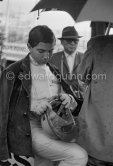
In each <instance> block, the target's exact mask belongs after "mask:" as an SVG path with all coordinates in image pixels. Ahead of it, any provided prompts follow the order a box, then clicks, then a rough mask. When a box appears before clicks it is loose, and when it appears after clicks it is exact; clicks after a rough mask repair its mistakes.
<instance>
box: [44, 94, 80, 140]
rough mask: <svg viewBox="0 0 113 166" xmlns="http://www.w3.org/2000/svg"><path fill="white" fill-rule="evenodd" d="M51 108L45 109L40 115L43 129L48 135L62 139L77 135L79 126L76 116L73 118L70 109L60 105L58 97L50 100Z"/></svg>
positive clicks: (70, 138) (72, 137) (69, 138)
mask: <svg viewBox="0 0 113 166" xmlns="http://www.w3.org/2000/svg"><path fill="white" fill-rule="evenodd" d="M50 104H51V106H52V109H49V108H48V109H47V111H46V112H45V113H44V114H43V115H42V117H41V124H42V128H43V130H44V131H45V132H46V133H47V134H49V135H50V136H52V137H54V138H56V139H61V140H63V141H67V142H69V141H71V140H73V139H75V138H76V137H77V135H78V131H79V126H78V121H77V118H76V119H75V118H74V117H73V115H72V113H71V111H70V109H67V108H65V107H64V105H62V101H61V100H60V98H59V97H55V98H53V99H52V100H51V101H50Z"/></svg>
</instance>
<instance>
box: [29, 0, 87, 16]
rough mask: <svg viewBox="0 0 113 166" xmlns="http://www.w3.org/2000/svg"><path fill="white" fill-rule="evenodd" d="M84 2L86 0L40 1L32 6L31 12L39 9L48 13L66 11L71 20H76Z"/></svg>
mask: <svg viewBox="0 0 113 166" xmlns="http://www.w3.org/2000/svg"><path fill="white" fill-rule="evenodd" d="M86 1H87V0H41V1H39V2H38V3H37V4H36V5H35V6H34V8H33V9H32V10H31V12H32V11H36V10H39V9H45V11H46V10H47V11H48V10H51V9H53V8H55V9H57V10H60V11H66V12H68V13H69V14H70V15H71V16H72V17H73V18H77V16H78V14H79V12H80V11H81V9H82V7H83V6H84V4H85V3H86ZM75 11H76V12H75Z"/></svg>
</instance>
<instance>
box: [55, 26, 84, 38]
mask: <svg viewBox="0 0 113 166" xmlns="http://www.w3.org/2000/svg"><path fill="white" fill-rule="evenodd" d="M81 37H82V36H79V34H78V32H77V31H76V29H75V28H74V26H68V27H65V28H64V29H63V31H62V37H60V38H58V39H79V38H81Z"/></svg>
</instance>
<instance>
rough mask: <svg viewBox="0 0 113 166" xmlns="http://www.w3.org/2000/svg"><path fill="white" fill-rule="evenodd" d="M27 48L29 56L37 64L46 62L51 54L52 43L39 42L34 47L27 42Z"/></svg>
mask: <svg viewBox="0 0 113 166" xmlns="http://www.w3.org/2000/svg"><path fill="white" fill-rule="evenodd" d="M28 48H29V51H30V53H31V56H32V57H33V59H34V60H35V61H36V62H37V63H38V64H46V63H47V62H48V61H49V59H50V58H51V56H52V53H53V48H54V44H50V43H43V42H40V43H39V44H38V45H37V46H35V47H31V46H29V44H28Z"/></svg>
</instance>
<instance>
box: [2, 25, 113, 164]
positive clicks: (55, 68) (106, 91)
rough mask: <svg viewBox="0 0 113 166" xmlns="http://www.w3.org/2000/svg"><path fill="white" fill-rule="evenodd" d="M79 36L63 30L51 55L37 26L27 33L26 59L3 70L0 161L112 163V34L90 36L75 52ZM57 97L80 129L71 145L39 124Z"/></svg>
mask: <svg viewBox="0 0 113 166" xmlns="http://www.w3.org/2000/svg"><path fill="white" fill-rule="evenodd" d="M81 37H82V36H80V35H79V34H78V32H77V31H76V29H75V27H73V26H68V27H65V28H64V29H63V31H62V36H61V37H60V38H59V40H60V41H61V44H62V46H63V48H64V50H63V51H61V52H57V53H55V54H53V50H54V46H55V43H56V38H55V35H54V33H53V32H52V30H51V29H50V28H49V27H47V26H45V25H38V26H36V27H34V28H32V29H31V30H30V32H29V35H28V42H27V46H28V49H29V53H28V55H26V57H25V58H24V59H22V60H20V61H17V62H15V63H13V64H12V65H9V66H8V67H7V68H5V69H4V70H3V71H2V74H1V78H0V161H2V162H3V163H4V162H5V161H7V159H8V158H10V154H11V153H14V154H15V155H18V156H27V157H29V156H30V157H34V166H50V165H53V166H54V165H58V166H112V165H113V150H112V149H113V143H112V140H113V129H112V126H113V120H112V119H113V110H112V109H113V106H112V103H113V102H112V97H113V90H112V71H113V67H112V62H113V57H112V53H113V36H112V35H111V36H97V37H94V38H92V39H91V40H90V41H89V42H88V46H87V51H86V52H85V53H84V54H83V53H81V52H79V51H78V49H77V46H78V43H79V39H80V38H81ZM78 76H79V77H78ZM100 76H101V77H100ZM56 96H57V97H59V100H60V101H61V105H62V106H63V108H64V110H66V109H68V110H69V111H70V115H71V116H72V117H73V119H74V120H77V123H78V126H79V130H77V135H74V136H73V139H72V140H70V141H65V140H63V139H59V138H58V136H56V135H55V133H54V135H51V134H48V133H47V132H45V130H44V128H43V126H42V116H43V115H45V114H46V112H47V110H49V111H51V110H53V107H52V105H51V102H50V100H51V99H52V98H54V97H56ZM108 99H109V100H108ZM53 115H54V114H52V115H51V116H52V117H53ZM44 120H45V119H44ZM48 121H49V120H48ZM75 122H76V121H75ZM49 125H50V124H49ZM74 125H75V124H74ZM50 127H51V126H50ZM68 127H69V126H68ZM70 130H71V129H70ZM62 131H63V130H62ZM65 131H67V128H66V129H65ZM39 161H42V162H40V164H39ZM41 164H42V165H41Z"/></svg>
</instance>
